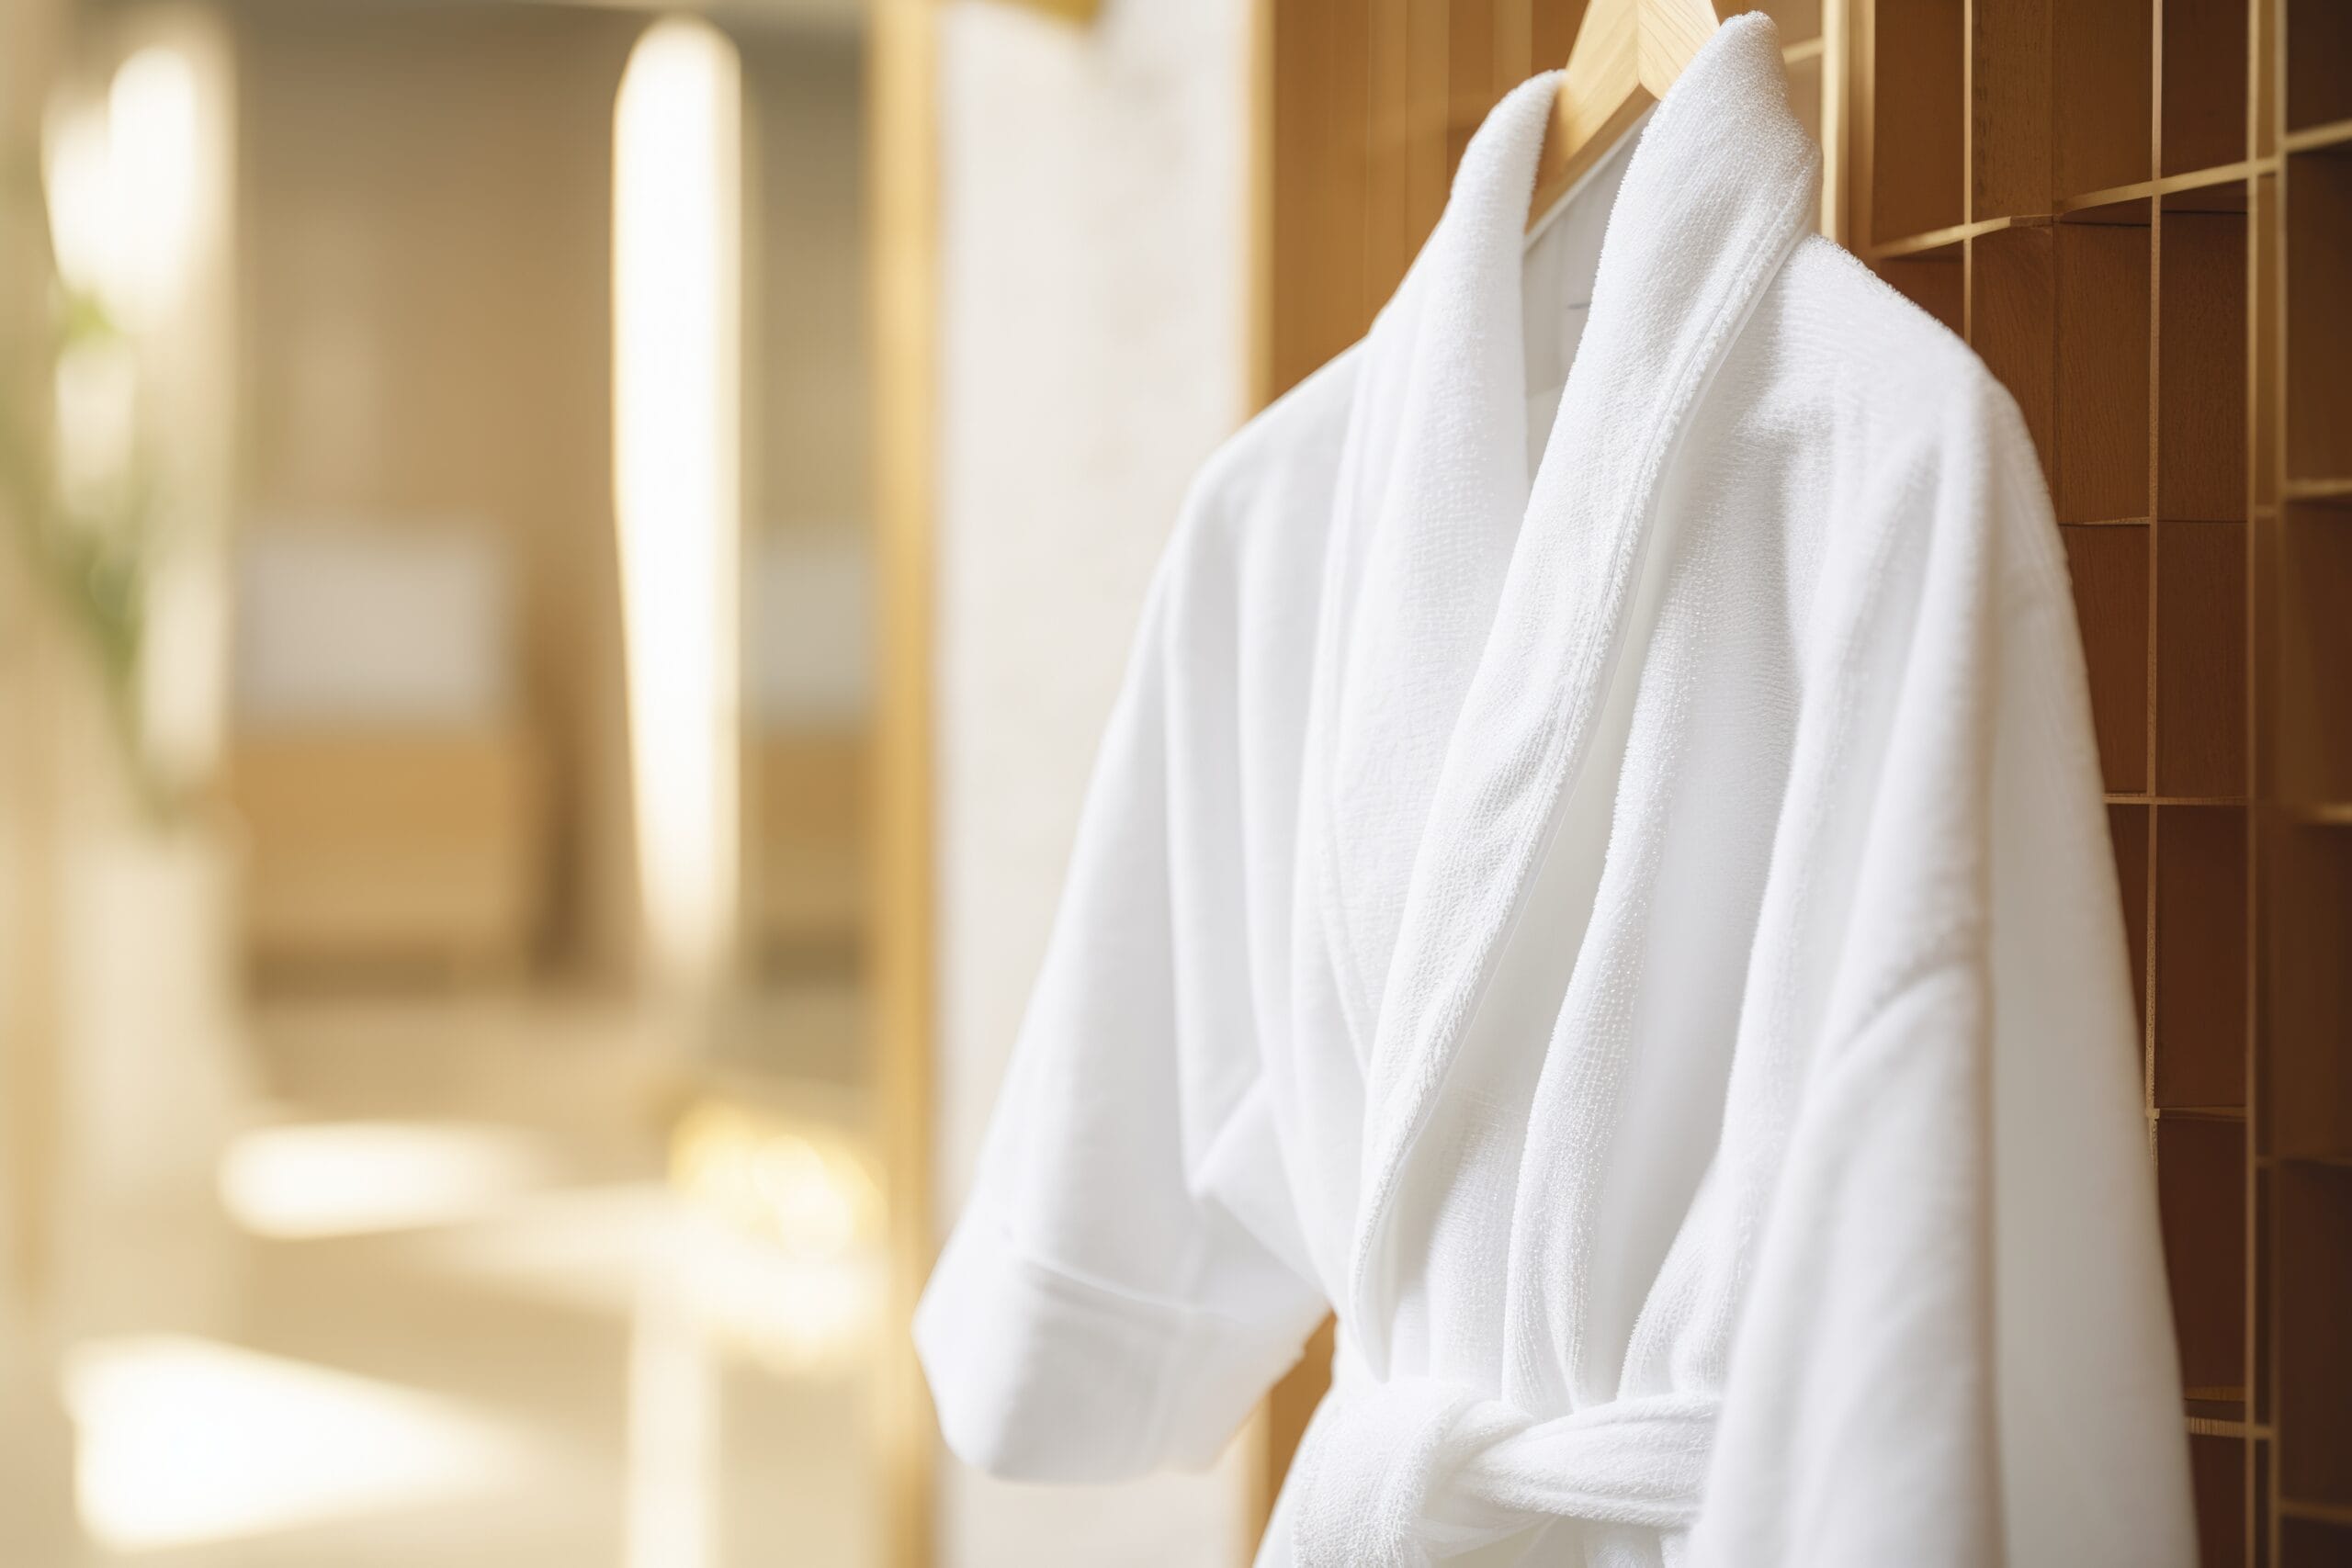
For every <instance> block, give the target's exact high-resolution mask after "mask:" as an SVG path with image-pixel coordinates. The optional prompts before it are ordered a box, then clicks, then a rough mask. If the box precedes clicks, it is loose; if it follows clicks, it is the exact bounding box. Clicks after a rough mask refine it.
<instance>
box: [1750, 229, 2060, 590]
mask: <svg viewBox="0 0 2352 1568" xmlns="http://www.w3.org/2000/svg"><path fill="white" fill-rule="evenodd" d="M1775 293H1776V294H1777V295H1778V297H1779V304H1778V309H1777V311H1776V312H1775V314H1774V319H1773V321H1772V323H1771V324H1770V327H1769V329H1768V330H1770V332H1772V333H1776V334H1778V335H1779V337H1780V338H1781V340H1782V342H1781V344H1778V345H1777V346H1778V347H1779V348H1780V349H1781V351H1782V352H1783V353H1785V354H1786V355H1788V357H1790V358H1791V359H1792V360H1794V361H1797V362H1800V363H1804V364H1806V365H1808V366H1809V367H1813V369H1814V370H1815V371H1820V370H1826V372H1827V373H1826V374H1816V375H1815V376H1814V378H1813V379H1812V383H1811V384H1812V386H1813V387H1814V389H1815V390H1814V394H1813V395H1814V396H1815V397H1817V398H1819V399H1821V400H1823V406H1822V407H1821V408H1820V409H1819V410H1818V416H1819V418H1820V419H1821V421H1822V425H1821V427H1820V428H1827V429H1831V430H1834V431H1835V432H1836V433H1837V434H1836V435H1835V438H1834V441H1835V448H1836V450H1837V452H1838V454H1839V455H1840V460H1841V461H1844V462H1847V463H1849V464H1854V465H1861V466H1866V467H1867V468H1868V469H1869V470H1871V474H1870V476H1868V477H1865V478H1863V479H1862V480H1861V482H1860V485H1859V486H1858V488H1859V489H1860V490H1861V491H1863V492H1865V493H1867V492H1868V491H1871V490H1873V489H1877V490H1881V491H1884V490H1887V489H1892V488H1895V487H1899V486H1902V485H1905V484H1909V483H1916V482H1917V481H1919V480H1920V479H1922V478H1932V477H1933V476H1936V475H1939V474H1948V473H1950V472H1951V471H1953V470H1954V469H1955V468H1959V467H1970V468H1977V469H1979V470H1980V471H1982V472H1985V473H1987V474H1989V475H1990V476H1991V477H1992V483H1990V484H1989V485H1988V486H1987V487H1986V495H1987V500H1988V502H1989V508H1988V510H1987V511H1986V512H1985V513H1984V514H1983V515H1982V516H1981V517H1980V518H1979V519H1978V520H1979V521H1980V522H1982V523H1983V524H1984V525H1985V526H1987V527H1988V528H1991V529H1993V530H1995V532H1996V539H1995V540H1994V543H1995V544H1996V547H1997V549H1998V552H1999V555H2000V558H2001V559H2002V561H2003V573H2004V577H2005V580H2006V581H2005V583H2004V588H2005V591H2006V592H2009V593H2011V594H2014V595H2021V596H2023V597H2026V598H2030V599H2039V598H2041V596H2043V595H2045V594H2047V593H2050V592H2057V593H2061V594H2064V593H2065V592H2066V591H2067V589H2066V576H2065V567H2064V553H2063V549H2062V547H2061V546H2060V543H2059V540H2058V536H2057V530H2056V526H2055V524H2054V522H2053V521H2052V516H2051V509H2050V502H2049V495H2048V491H2047V489H2046V488H2045V486H2044V484H2043V481H2042V479H2041V458H2040V456H2039V453H2038V449H2037V448H2036V446H2035V444H2034V441H2033V437H2032V435H2031V434H2030V430H2029V428H2028V426H2027V423H2026V420H2025V416H2024V414H2023V412H2021V411H2020V410H2019V409H2018V403H2017V400H2016V398H2015V397H2013V396H2012V395H2011V394H2010V392H2009V389H2007V387H2005V386H2003V385H2002V384H2001V381H2000V379H1999V378H1997V377H1996V376H1995V375H1994V374H1993V372H1992V370H1991V369H1990V368H1989V367H1987V366H1986V365H1985V362H1984V360H1982V359H1980V358H1979V357H1978V356H1977V355H1976V352H1975V350H1973V349H1972V348H1971V347H1969V346H1968V344H1966V343H1964V342H1962V339H1961V338H1960V336H1959V334H1958V333H1954V332H1953V331H1952V330H1951V328H1950V327H1948V326H1946V325H1945V324H1944V323H1943V322H1942V321H1939V320H1937V319H1936V318H1935V317H1934V316H1932V315H1930V314H1928V311H1927V310H1923V309H1922V308H1921V307H1920V306H1919V305H1918V304H1917V303H1916V302H1915V301H1913V300H1912V299H1908V298H1906V297H1905V296H1904V295H1903V294H1901V293H1899V292H1898V291H1896V289H1895V288H1894V287H1893V286H1892V285H1890V284H1889V283H1887V282H1886V280H1885V279H1883V278H1882V277H1881V276H1878V274H1876V273H1875V272H1873V271H1871V268H1870V267H1869V266H1868V265H1866V264H1864V263H1863V262H1862V261H1861V260H1860V258H1859V257H1857V256H1856V255H1854V254H1852V253H1851V252H1849V251H1848V250H1846V249H1845V248H1844V247H1842V246H1840V245H1838V244H1835V243H1832V242H1830V241H1828V240H1826V239H1823V238H1821V237H1819V236H1818V235H1810V236H1807V237H1806V238H1805V239H1804V240H1803V241H1802V242H1800V243H1798V245H1797V247H1796V249H1795V250H1794V251H1793V252H1792V253H1791V254H1790V257H1789V260H1788V262H1787V264H1786V265H1785V266H1784V268H1783V270H1782V274H1781V279H1780V287H1779V288H1777V289H1776V290H1775ZM1849 493H1850V491H1849ZM1891 511H1892V514H1894V515H1901V514H1902V510H1901V509H1899V508H1896V509H1891Z"/></svg>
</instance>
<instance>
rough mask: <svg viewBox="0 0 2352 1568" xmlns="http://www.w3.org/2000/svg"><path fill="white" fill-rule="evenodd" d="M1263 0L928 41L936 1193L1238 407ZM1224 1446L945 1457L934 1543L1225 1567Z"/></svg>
mask: <svg viewBox="0 0 2352 1568" xmlns="http://www.w3.org/2000/svg"><path fill="white" fill-rule="evenodd" d="M1248 13H1249V0H1109V4H1107V5H1106V6H1104V8H1103V17H1101V18H1100V19H1099V20H1098V21H1096V22H1094V23H1092V24H1091V25H1090V26H1088V27H1086V28H1076V27H1072V26H1070V25H1069V24H1066V23H1060V22H1057V21H1053V20H1051V19H1048V18H1046V17H1039V16H1037V15H1035V14H1033V13H1031V12H1028V11H1025V10H1023V9H1021V8H1018V7H1015V6H1006V5H1001V4H991V3H989V0H956V3H955V4H952V5H951V6H948V8H947V10H946V13H945V17H944V36H943V39H942V50H941V62H940V66H941V89H942V100H943V102H942V109H941V136H942V141H943V152H942V156H943V169H942V201H943V230H942V263H943V276H944V283H943V287H944V301H943V323H942V333H943V341H942V347H943V361H944V362H943V369H942V376H943V388H942V404H941V422H942V436H943V443H944V449H943V454H942V459H943V462H942V473H941V492H940V513H939V538H940V558H939V563H938V564H939V581H938V589H939V611H940V623H939V627H938V657H939V669H938V679H939V686H938V694H939V712H940V726H941V732H940V737H939V744H940V822H939V829H940V839H939V844H940V864H939V870H940V877H941V888H940V897H941V905H940V908H941V914H942V964H943V973H942V975H941V1018H940V1033H939V1066H938V1085H939V1093H940V1096H941V1106H940V1129H941V1140H942V1142H941V1148H940V1168H941V1171H942V1177H941V1184H942V1192H941V1207H942V1211H943V1213H946V1214H949V1215H952V1214H953V1213H955V1212H956V1208H957V1207H958V1206H959V1204H960V1201H961V1198H962V1194H963V1192H964V1190H965V1187H966V1183H967V1179H968V1176H969V1172H970V1169H971V1166H972V1161H973V1158H974V1156H975V1154H976V1152H977V1149H978V1143H979V1138H980V1134H981V1129H982V1127H983V1126H984V1124H985V1121H986V1117H987V1113H988V1108H989V1103H990V1101H991V1100H993V1098H994V1096H995V1091H996V1086H997V1083H998V1080H999V1078H1000V1077H1001V1075H1002V1072H1003V1067H1004V1062H1005V1055H1006V1052H1007V1050H1008V1048H1009V1047H1010V1045H1011V1043H1012V1036H1013V1032H1014V1031H1015V1029H1016V1027H1017V1026H1018V1024H1019V1021H1020V1016H1021V1010H1022V1007H1023V1003H1024V1001H1025V1000H1026V998H1027V993H1028V987H1029V983H1030V980H1031V977H1032V976H1034V975H1035V970H1036V964H1037V961H1038V957H1039V955H1040V953H1042V951H1043V949H1044V946H1045V941H1046V928H1047V924H1048V922H1049V920H1050V919H1051V917H1052V913H1053V908H1054V903H1055V900H1056V897H1057V894H1058V891H1059V886H1060V881H1061V874H1062V868H1063V864H1064V863H1065V861H1066V860H1067V858H1068V855H1069V845H1070V840H1071V836H1072V833H1073V831H1074V829H1075V826H1076V820H1077V813H1078V807H1079V798H1080V792H1081V789H1082V787H1083V785H1084V783H1085V779H1086V774H1087V771H1088V768H1089V766H1090V764H1091V761H1092V758H1093V754H1094V749H1095V744H1096V740H1097V739H1098V737H1099V736H1100V734H1101V731H1102V728H1103V721H1104V719H1105V717H1106V716H1107V715H1108V713H1109V710H1110V705H1111V700H1112V697H1113V695H1114V691H1115V688H1116V684H1117V682H1118V678H1119V674H1120V671H1121V668H1122V666H1123V665H1124V663H1125V654H1126V648H1127V643H1128V640H1129V638H1130V637H1132V635H1133V632H1134V629H1135V623H1136V615H1137V612H1138V609H1139V607H1140V605H1141V602H1142V597H1143V592H1144V588H1145V585H1146V582H1147V581H1148V577H1149V574H1150V571H1151V568H1152V564H1153V562H1154V561H1155V559H1156V558H1157V557H1158V555H1159V548H1160V546H1161V544H1162V542H1163V541H1164V540H1165V539H1166V537H1167V535H1168V530H1169V527H1170V524H1171V523H1172V521H1173V519H1174V515H1175V511H1176V507H1177V504H1178V502H1180V500H1181V499H1182V494H1183V491H1184V488H1185V485H1186V484H1187V482H1188V481H1189V479H1191V477H1192V474H1193V470H1194V469H1195V468H1197V467H1198V465H1199V463H1200V462H1201V460H1202V459H1203V458H1204V457H1206V456H1207V454H1208V453H1209V451H1210V450H1211V449H1212V448H1213V447H1214V446H1216V443H1217V442H1218V441H1219V440H1220V439H1221V438H1222V437H1223V436H1225V435H1226V434H1227V433H1228V432H1230V431H1231V430H1232V429H1233V428H1234V426H1235V425H1236V424H1238V423H1239V420H1240V418H1241V416H1242V414H1243V412H1244V410H1245V400H1246V395H1247V393H1246V388H1247V379H1246V375H1245V353H1244V347H1245V342H1246V321H1247V317H1246V302H1247V299H1246V292H1245V288H1246V265H1247V254H1248V249H1247V243H1246V240H1247V231H1246V219H1247V196H1246V192H1247V183H1246V175H1247V168H1248V164H1247V158H1248V129H1249V107H1250V105H1249V93H1248V34H1247V28H1248ZM1245 1472H1246V1466H1245V1465H1244V1464H1243V1463H1242V1462H1241V1456H1240V1455H1238V1454H1235V1455H1229V1456H1228V1457H1227V1463H1226V1464H1225V1466H1224V1467H1223V1469H1222V1470H1221V1471H1219V1472H1216V1473H1215V1474H1213V1475H1210V1476H1204V1477H1200V1476H1190V1477H1180V1476H1166V1477H1159V1478H1155V1479H1153V1480H1150V1481H1148V1482H1144V1483H1137V1484H1135V1485H1132V1486H1128V1487H1122V1488H1114V1489H1108V1490H1086V1491H1077V1490H1061V1489H1051V1488H1028V1487H1015V1486H1008V1485H1003V1484H1001V1483H991V1482H988V1481H986V1480H984V1479H983V1478H981V1477H978V1476H977V1475H975V1474H974V1473H973V1472H969V1471H967V1470H966V1469H964V1468H963V1467H961V1466H960V1465H957V1464H956V1463H955V1462H954V1461H952V1460H950V1461H947V1463H946V1465H945V1467H944V1471H943V1474H944V1486H943V1491H944V1495H943V1498H942V1510H941V1534H942V1541H943V1551H942V1568H998V1565H999V1564H1002V1565H1004V1568H1014V1565H1016V1564H1017V1565H1020V1568H1054V1565H1057V1564H1061V1563H1069V1564H1073V1565H1077V1564H1085V1565H1087V1568H1115V1565H1118V1564H1128V1563H1132V1564H1136V1565H1138V1568H1141V1565H1144V1564H1149V1565H1150V1568H1193V1565H1195V1564H1197V1565H1201V1568H1210V1565H1215V1568H1226V1565H1228V1564H1231V1563H1233V1562H1237V1561H1239V1560H1241V1558H1242V1554H1243V1551H1244V1547H1243V1544H1242V1536H1243V1534H1244V1531H1245V1519H1244V1515H1245V1513H1246V1511H1247V1503H1246V1496H1247V1493H1246V1487H1245V1484H1244V1475H1245Z"/></svg>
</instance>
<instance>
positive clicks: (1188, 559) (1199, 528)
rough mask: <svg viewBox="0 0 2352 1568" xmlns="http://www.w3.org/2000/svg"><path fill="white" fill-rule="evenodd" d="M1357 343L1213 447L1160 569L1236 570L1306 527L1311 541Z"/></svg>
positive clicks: (1324, 518)
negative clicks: (1209, 566)
mask: <svg viewBox="0 0 2352 1568" xmlns="http://www.w3.org/2000/svg"><path fill="white" fill-rule="evenodd" d="M1360 346H1361V345H1351V346H1350V347H1348V348H1346V349H1343V350H1341V351H1340V353H1339V354H1338V355H1335V356H1334V357H1333V358H1331V359H1330V360H1329V361H1328V362H1326V363H1325V364H1324V365H1323V366H1322V367H1320V368H1318V369H1317V370H1316V371H1314V372H1313V373H1312V374H1310V375H1309V376H1307V378H1306V379H1305V380H1303V381H1301V382H1299V383H1298V385H1296V386H1295V387H1293V388H1292V389H1290V390H1288V391H1286V392H1284V393H1283V395H1282V396H1281V397H1279V398H1276V399H1275V400H1273V401H1272V402H1271V403H1269V404H1267V405H1266V407H1265V408H1264V409H1262V410H1261V411H1260V412H1258V413H1257V414H1256V415H1255V416H1254V417H1252V418H1251V419H1250V421H1249V422H1248V423H1245V424H1243V425H1242V427H1241V428H1240V429H1239V430H1237V431H1235V432H1234V433H1233V434H1231V435H1229V436H1227V437H1226V439H1225V440H1224V441H1223V442H1222V443H1221V444H1219V446H1217V448H1216V451H1214V452H1213V453H1211V454H1210V455H1209V457H1208V459H1207V461H1205V462H1204V463H1203V464H1202V465H1201V468H1200V470H1199V471H1198V473H1196V474H1195V475H1194V476H1193V482H1192V485H1191V486H1190V488H1189V489H1188V490H1187V491H1186V492H1185V498H1184V506H1183V510H1182V514H1181V515H1180V516H1179V518H1178V520H1177V525H1176V530H1175V532H1174V534H1173V535H1172V536H1170V540H1169V543H1168V551H1167V556H1166V558H1165V561H1164V565H1163V570H1172V571H1180V572H1181V571H1182V570H1184V569H1185V568H1186V567H1188V566H1192V565H1197V564H1205V563H1206V561H1208V560H1226V561H1231V562H1234V563H1236V564H1238V563H1239V562H1240V561H1242V560H1245V559H1247V558H1250V556H1252V555H1255V554H1259V553H1261V552H1262V551H1263V550H1265V549H1267V548H1269V547H1275V546H1278V545H1281V544H1295V543H1296V541H1295V539H1283V540H1277V539H1273V538H1270V537H1268V536H1269V535H1272V534H1275V533H1278V532H1282V533H1291V532H1295V531H1297V530H1301V529H1311V530H1313V531H1315V532H1316V534H1317V536H1318V539H1319V536H1320V534H1321V531H1322V530H1323V528H1324V526H1325V525H1326V523H1327V522H1328V520H1329V510H1330V500H1331V493H1332V490H1333V486H1334V484H1335V482H1336V479H1337V476H1338V472H1339V466H1340V447H1341V446H1342V445H1344V443H1345V442H1346V439H1347V432H1348V419H1349V414H1350V411H1351V408H1352V407H1353V405H1354V400H1355V389H1356V376H1357V368H1358V365H1359V362H1360V360H1361V357H1362V355H1361V353H1360Z"/></svg>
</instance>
